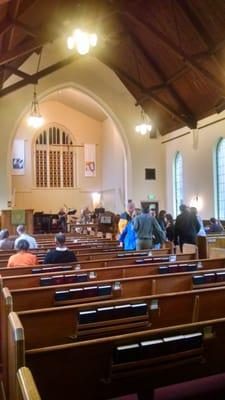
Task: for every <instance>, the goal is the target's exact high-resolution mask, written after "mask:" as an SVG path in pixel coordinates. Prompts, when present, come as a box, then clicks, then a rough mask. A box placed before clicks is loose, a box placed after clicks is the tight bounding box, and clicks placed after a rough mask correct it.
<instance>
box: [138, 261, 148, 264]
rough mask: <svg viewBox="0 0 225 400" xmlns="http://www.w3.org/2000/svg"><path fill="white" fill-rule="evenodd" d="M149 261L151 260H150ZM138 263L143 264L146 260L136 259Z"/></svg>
mask: <svg viewBox="0 0 225 400" xmlns="http://www.w3.org/2000/svg"><path fill="white" fill-rule="evenodd" d="M148 261H149V260H148ZM135 262H136V264H143V263H144V260H135Z"/></svg>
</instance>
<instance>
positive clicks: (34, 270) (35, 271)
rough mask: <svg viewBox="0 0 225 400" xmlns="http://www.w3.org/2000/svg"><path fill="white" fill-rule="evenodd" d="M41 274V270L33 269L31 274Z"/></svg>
mask: <svg viewBox="0 0 225 400" xmlns="http://www.w3.org/2000/svg"><path fill="white" fill-rule="evenodd" d="M42 272H43V269H42V268H33V269H32V274H41V273H42Z"/></svg>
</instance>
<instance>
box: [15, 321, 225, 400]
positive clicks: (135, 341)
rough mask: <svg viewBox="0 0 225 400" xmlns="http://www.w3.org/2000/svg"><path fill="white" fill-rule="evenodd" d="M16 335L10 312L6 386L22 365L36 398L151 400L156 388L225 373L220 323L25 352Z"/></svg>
mask: <svg viewBox="0 0 225 400" xmlns="http://www.w3.org/2000/svg"><path fill="white" fill-rule="evenodd" d="M17 331H19V332H21V331H23V327H22V325H21V323H20V321H19V318H18V317H17V316H16V315H15V313H11V314H10V316H9V338H10V339H9V352H10V356H9V359H10V360H11V365H13V366H14V368H13V369H11V373H10V382H11V387H13V385H14V383H15V379H16V378H15V371H16V370H17V369H18V368H19V367H21V366H23V365H24V364H25V362H26V365H27V366H28V367H29V368H30V369H31V371H32V374H33V376H34V379H35V381H36V382H37V386H38V388H39V391H40V395H41V396H42V397H43V398H46V399H48V400H53V399H54V400H58V399H60V400H61V399H62V398H70V396H71V393H73V391H74V390H75V391H76V399H77V400H81V399H82V400H83V399H85V400H93V399H100V400H103V399H104V400H105V399H109V398H113V397H116V396H122V395H126V394H129V393H138V394H139V399H147V398H148V399H150V398H151V397H150V394H152V390H153V389H154V388H155V387H160V386H164V385H168V384H171V383H179V382H182V381H185V380H192V379H195V378H199V377H203V376H206V375H212V374H216V373H219V372H224V370H225V358H224V351H225V341H224V335H225V319H224V318H223V319H217V320H207V321H204V322H201V323H191V324H185V325H177V326H172V327H167V328H163V329H155V330H152V331H144V332H142V331H141V332H138V333H129V334H124V335H117V336H112V337H105V338H99V339H94V340H88V341H83V342H77V343H73V344H67V345H60V346H50V347H44V348H37V349H35V348H34V349H30V350H27V349H26V350H25V349H24V347H25V346H24V341H22V340H19V339H18V341H16V340H15V338H18V336H19V335H18V334H17ZM21 337H22V335H21ZM156 341H157V342H156ZM10 394H11V396H10V398H9V399H10V400H15V397H13V393H10Z"/></svg>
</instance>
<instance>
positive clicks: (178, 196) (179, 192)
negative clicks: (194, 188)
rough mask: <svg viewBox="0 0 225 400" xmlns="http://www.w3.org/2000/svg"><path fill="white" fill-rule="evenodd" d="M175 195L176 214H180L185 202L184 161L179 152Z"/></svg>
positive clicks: (175, 167)
mask: <svg viewBox="0 0 225 400" xmlns="http://www.w3.org/2000/svg"><path fill="white" fill-rule="evenodd" d="M174 194H175V212H176V215H178V214H179V212H180V211H179V207H180V205H181V204H182V203H183V200H184V192H183V160H182V156H181V154H180V153H179V152H178V153H177V154H176V156H175V160H174Z"/></svg>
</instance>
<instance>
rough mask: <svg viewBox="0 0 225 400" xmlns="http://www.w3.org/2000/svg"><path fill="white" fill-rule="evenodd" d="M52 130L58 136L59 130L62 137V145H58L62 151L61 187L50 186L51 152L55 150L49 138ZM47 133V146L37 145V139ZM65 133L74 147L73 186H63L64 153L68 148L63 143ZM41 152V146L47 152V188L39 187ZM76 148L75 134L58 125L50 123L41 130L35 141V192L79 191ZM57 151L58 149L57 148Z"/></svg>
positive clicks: (72, 149)
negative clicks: (37, 155) (38, 174)
mask: <svg viewBox="0 0 225 400" xmlns="http://www.w3.org/2000/svg"><path fill="white" fill-rule="evenodd" d="M50 128H56V135H57V130H59V135H60V144H59V145H58V146H59V147H58V149H59V151H60V181H61V184H60V186H50V151H51V150H53V149H54V144H52V143H51V144H50V140H49V136H50ZM44 131H46V133H47V135H46V137H47V140H46V143H45V144H37V143H36V142H37V139H38V137H39V136H40V135H41V134H42V133H43V132H44ZM63 132H65V134H66V135H68V137H69V140H70V142H71V143H70V144H68V146H70V145H71V146H73V147H72V148H71V151H72V153H73V185H72V186H63V183H64V175H63V151H64V149H65V147H67V144H63V143H62V137H63ZM37 146H38V147H39V150H40V146H42V149H43V150H46V152H47V186H37V168H36V165H37V164H36V150H37V149H38V147H37ZM74 146H75V140H74V136H73V134H72V133H71V132H70V130H69V129H68V128H66V127H64V126H62V125H60V124H58V123H54V122H52V123H50V124H48V125H45V126H43V127H42V128H41V130H39V131H38V132H37V133H36V135H35V137H34V140H33V189H35V190H73V189H77V187H78V186H77V154H76V148H75V147H74ZM55 149H56V147H55Z"/></svg>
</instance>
